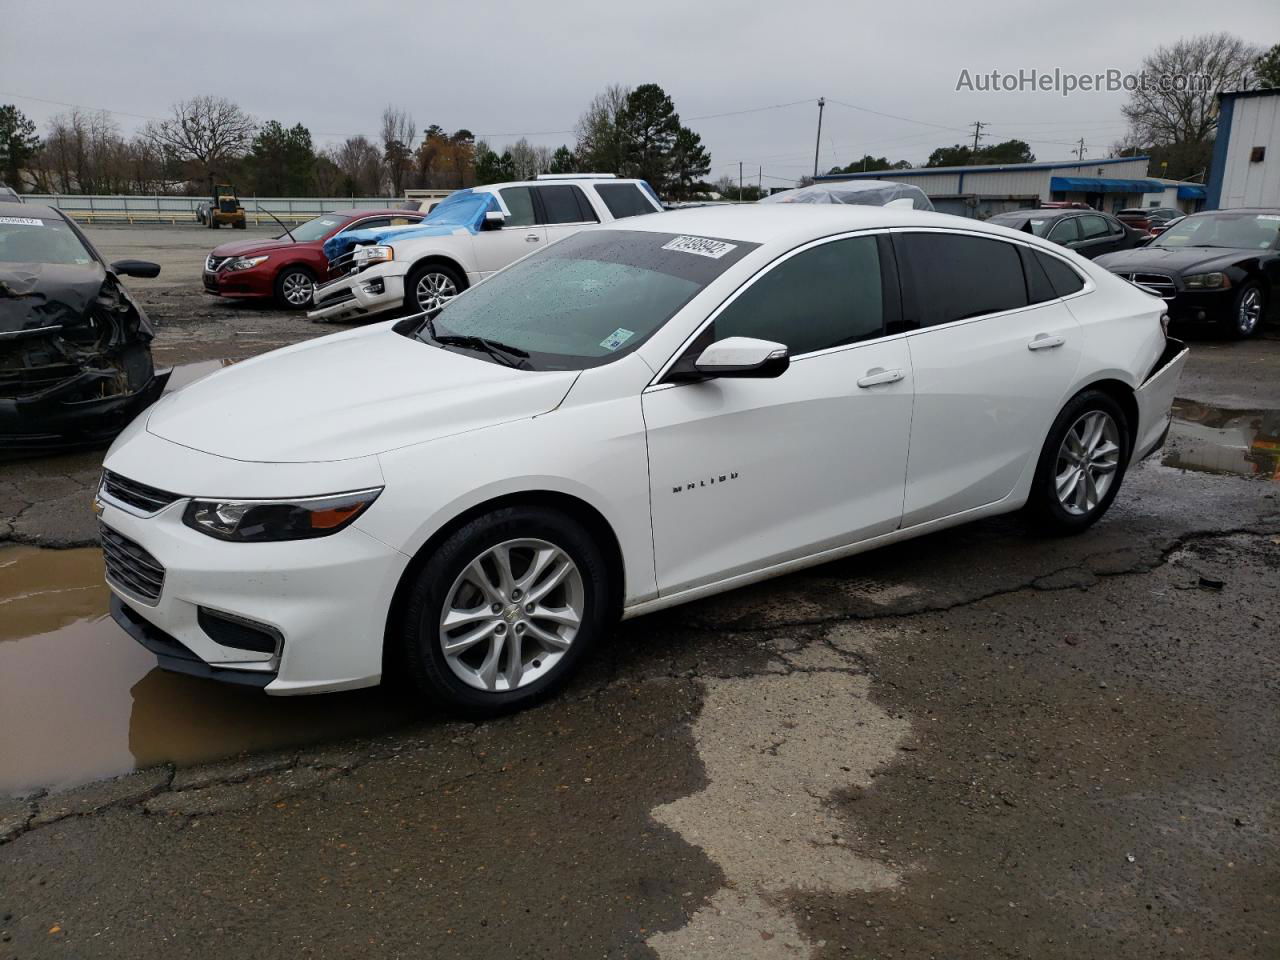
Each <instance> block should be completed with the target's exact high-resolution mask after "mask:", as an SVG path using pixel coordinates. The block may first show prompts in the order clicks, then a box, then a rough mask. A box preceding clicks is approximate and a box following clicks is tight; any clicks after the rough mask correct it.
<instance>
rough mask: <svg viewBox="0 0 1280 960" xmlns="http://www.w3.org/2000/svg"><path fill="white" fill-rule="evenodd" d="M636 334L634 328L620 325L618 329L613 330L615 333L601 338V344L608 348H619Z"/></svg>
mask: <svg viewBox="0 0 1280 960" xmlns="http://www.w3.org/2000/svg"><path fill="white" fill-rule="evenodd" d="M635 335H636V332H635V331H634V330H626V329H623V328H622V327H619V328H618V329H617V330H615V331H613V333H611V334H609V335H608V336H607V337H605V338H604V339H603V340H601V341H600V346H602V347H604V348H605V349H606V350H617V349H618V348H619V347H620V346H622V345H623V344H624V343H626V342H627V341H628V340H630V339H631V338H632V337H634V336H635Z"/></svg>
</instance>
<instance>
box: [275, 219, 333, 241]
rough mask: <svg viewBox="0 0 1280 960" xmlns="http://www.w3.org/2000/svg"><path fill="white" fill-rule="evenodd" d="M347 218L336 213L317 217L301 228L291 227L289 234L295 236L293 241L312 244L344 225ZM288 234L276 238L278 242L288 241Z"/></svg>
mask: <svg viewBox="0 0 1280 960" xmlns="http://www.w3.org/2000/svg"><path fill="white" fill-rule="evenodd" d="M345 219H346V218H345V217H341V216H338V215H337V214H336V213H326V214H325V215H324V216H323V217H316V218H315V219H314V220H308V221H307V222H306V223H304V224H302V225H301V226H299V227H290V228H289V232H290V233H292V234H293V239H295V240H297V241H298V242H299V243H311V242H312V241H314V240H321V239H323V238H324V237H325V236H326V235H327V234H328V233H329V231H330V230H332V229H333V228H334V227H336V226H337V225H338V224H340V223H342V222H343V221H344V220H345ZM288 236H289V234H288V233H282V234H280V236H278V237H276V239H277V240H282V239H287V238H288Z"/></svg>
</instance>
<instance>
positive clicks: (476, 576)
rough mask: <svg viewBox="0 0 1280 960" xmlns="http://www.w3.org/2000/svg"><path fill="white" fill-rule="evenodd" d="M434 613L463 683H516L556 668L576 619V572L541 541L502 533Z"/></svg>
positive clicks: (497, 686)
mask: <svg viewBox="0 0 1280 960" xmlns="http://www.w3.org/2000/svg"><path fill="white" fill-rule="evenodd" d="M446 597H447V599H446V601H445V604H444V609H443V611H442V612H441V615H440V647H441V650H442V651H443V652H444V658H445V662H446V663H447V664H448V665H449V669H450V670H452V671H453V672H454V674H456V675H457V677H458V678H459V679H460V680H462V682H463V683H465V684H467V685H468V686H470V687H475V688H476V689H477V690H485V691H490V692H496V691H503V690H518V689H520V688H521V687H523V686H527V685H528V684H530V683H533V682H535V681H536V680H538V679H539V678H540V677H543V676H545V675H546V674H548V673H550V672H551V671H552V670H554V669H555V667H556V664H557V663H558V662H559V661H560V659H561V658H562V657H563V656H564V655H565V653H566V652H567V651H568V650H569V648H570V646H572V644H573V640H574V637H575V636H576V635H577V633H578V627H579V625H580V624H581V623H582V614H583V605H584V590H583V585H582V574H581V573H580V572H579V571H578V566H577V564H575V563H574V562H573V559H572V558H571V557H570V556H569V555H568V554H567V553H565V552H564V551H563V550H561V549H560V548H559V547H557V546H555V545H554V544H552V543H548V542H547V541H546V540H535V539H530V540H507V541H505V542H503V543H500V544H497V545H496V546H493V547H490V548H489V549H488V550H485V551H484V552H483V553H482V554H480V555H479V556H478V557H476V558H475V559H474V560H472V561H471V562H470V563H469V564H467V565H466V567H464V568H463V570H462V572H461V573H460V574H458V576H457V579H455V580H454V582H453V586H452V587H450V588H449V591H448V593H447V594H446Z"/></svg>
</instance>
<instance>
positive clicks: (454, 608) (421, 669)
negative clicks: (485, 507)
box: [387, 506, 612, 718]
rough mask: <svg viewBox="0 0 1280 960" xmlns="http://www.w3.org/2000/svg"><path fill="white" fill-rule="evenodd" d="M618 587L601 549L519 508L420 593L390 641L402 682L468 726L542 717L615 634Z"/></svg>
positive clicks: (456, 547) (433, 572)
mask: <svg viewBox="0 0 1280 960" xmlns="http://www.w3.org/2000/svg"><path fill="white" fill-rule="evenodd" d="M503 557H505V558H506V560H505V563H504V561H503V560H502V558H503ZM504 567H505V570H506V571H507V573H508V574H509V575H508V576H505V577H504V574H503V570H504ZM481 578H483V582H482V580H481ZM610 580H611V578H610V573H609V568H608V564H607V563H606V562H605V557H604V554H603V553H602V551H601V549H600V547H599V545H598V544H597V543H596V542H595V540H594V539H593V538H592V537H591V535H590V533H588V532H587V530H586V529H585V528H584V527H583V526H582V525H581V524H579V523H578V522H577V521H576V520H574V519H573V518H572V517H570V516H568V515H566V514H563V513H561V512H559V511H557V510H551V509H547V508H544V507H533V506H512V507H503V508H501V509H498V510H495V511H493V512H492V513H488V514H485V515H483V516H480V517H477V518H476V519H474V520H471V521H470V522H468V523H466V524H465V525H463V526H462V527H460V528H459V529H458V530H456V531H454V532H453V533H452V534H451V535H450V536H449V537H448V538H447V539H446V540H445V541H444V542H443V543H442V544H441V545H440V546H439V548H438V549H437V550H436V551H435V553H434V554H433V555H432V556H431V557H430V558H429V559H428V560H427V562H426V563H425V564H423V565H422V566H421V567H420V568H419V569H418V571H417V573H416V575H414V579H413V580H412V582H411V583H410V584H409V588H408V591H407V594H406V595H405V599H404V602H403V604H402V606H401V609H400V611H399V616H398V617H397V618H396V620H395V622H394V626H393V628H392V629H391V631H389V633H388V637H387V642H388V644H389V650H388V654H389V657H388V662H389V664H391V665H393V668H394V669H395V670H396V672H397V673H398V674H399V676H398V677H396V678H395V679H403V680H405V681H407V683H408V685H409V686H410V687H411V688H412V689H413V690H414V691H415V692H416V693H418V694H420V695H421V696H422V697H424V698H426V699H428V700H430V701H432V702H433V703H438V704H440V705H441V706H443V707H444V708H445V709H446V710H448V711H449V712H451V713H454V714H458V715H462V716H468V717H477V718H478V717H487V716H495V715H498V714H502V713H507V712H510V711H513V710H519V709H521V708H523V707H527V706H530V705H532V704H534V703H536V702H538V701H539V700H542V699H544V698H545V697H548V696H550V695H551V694H552V693H554V692H556V691H557V690H559V689H560V688H561V687H563V686H564V684H565V683H566V682H567V681H568V680H569V678H570V676H571V675H572V674H573V672H574V670H575V669H577V667H578V666H579V664H580V663H581V662H582V660H583V659H584V658H585V657H586V656H587V655H588V653H589V652H590V650H591V648H592V647H594V646H595V645H596V644H597V643H598V642H599V641H600V639H601V637H602V636H603V634H604V633H605V631H606V630H608V628H609V625H610V622H611V620H612V610H611V602H610V597H611V596H612V584H611V582H610ZM553 581H554V582H553ZM549 584H550V586H548V585H549ZM450 621H453V622H455V623H456V625H455V626H452V627H450V626H448V624H449V622H450ZM446 645H448V646H449V648H450V649H449V650H448V651H446Z"/></svg>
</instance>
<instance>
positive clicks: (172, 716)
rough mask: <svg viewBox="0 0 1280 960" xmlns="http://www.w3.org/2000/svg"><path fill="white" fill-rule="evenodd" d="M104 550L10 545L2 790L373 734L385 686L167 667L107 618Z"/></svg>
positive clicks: (384, 703)
mask: <svg viewBox="0 0 1280 960" xmlns="http://www.w3.org/2000/svg"><path fill="white" fill-rule="evenodd" d="M107 598H108V593H107V588H106V587H105V586H104V585H103V582H102V558H101V554H100V553H99V551H98V550H97V549H96V548H86V549H81V550H56V551H55V550H42V549H39V548H35V547H22V546H9V547H0V796H5V795H11V794H20V793H24V792H28V791H30V790H33V789H35V788H40V787H49V788H59V787H69V786H74V785H76V784H79V783H85V782H88V781H90V780H96V779H99V778H102V777H109V776H114V775H116V774H120V773H126V772H128V771H130V770H134V769H140V768H143V767H149V766H153V765H155V764H158V763H166V762H168V763H174V764H177V765H179V766H186V765H190V764H196V763H201V762H205V761H209V760H215V759H221V758H223V757H229V756H234V755H236V754H239V753H242V752H255V751H261V750H268V749H273V748H283V747H290V746H295V745H299V744H304V743H316V742H322V741H326V740H333V739H339V738H342V737H344V736H351V735H359V734H368V733H374V732H378V731H382V730H387V729H390V728H392V727H395V726H398V725H400V724H403V723H405V722H408V721H409V720H410V719H411V717H412V714H411V711H410V710H409V709H408V707H407V706H406V705H405V704H404V703H403V702H397V701H395V700H394V699H393V698H391V697H389V696H387V695H386V694H384V693H382V692H381V691H379V690H366V691H356V692H353V693H344V694H333V695H328V696H319V697H294V698H279V697H268V696H266V695H265V694H262V693H261V692H258V691H251V690H241V689H238V688H235V687H228V686H224V685H222V684H218V683H215V682H210V681H204V680H199V679H196V678H194V677H185V676H181V675H178V674H172V673H167V672H165V671H162V670H159V669H157V668H156V666H155V659H154V658H153V657H152V656H151V655H150V654H149V653H147V652H146V651H145V650H143V649H142V648H141V647H139V646H138V645H137V644H136V643H135V642H134V641H133V640H131V639H130V638H129V637H128V636H127V635H126V634H125V633H124V632H123V631H122V630H121V629H120V628H119V627H117V626H116V625H115V623H114V622H112V620H111V619H110V617H108V616H107V614H106V611H107Z"/></svg>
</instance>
